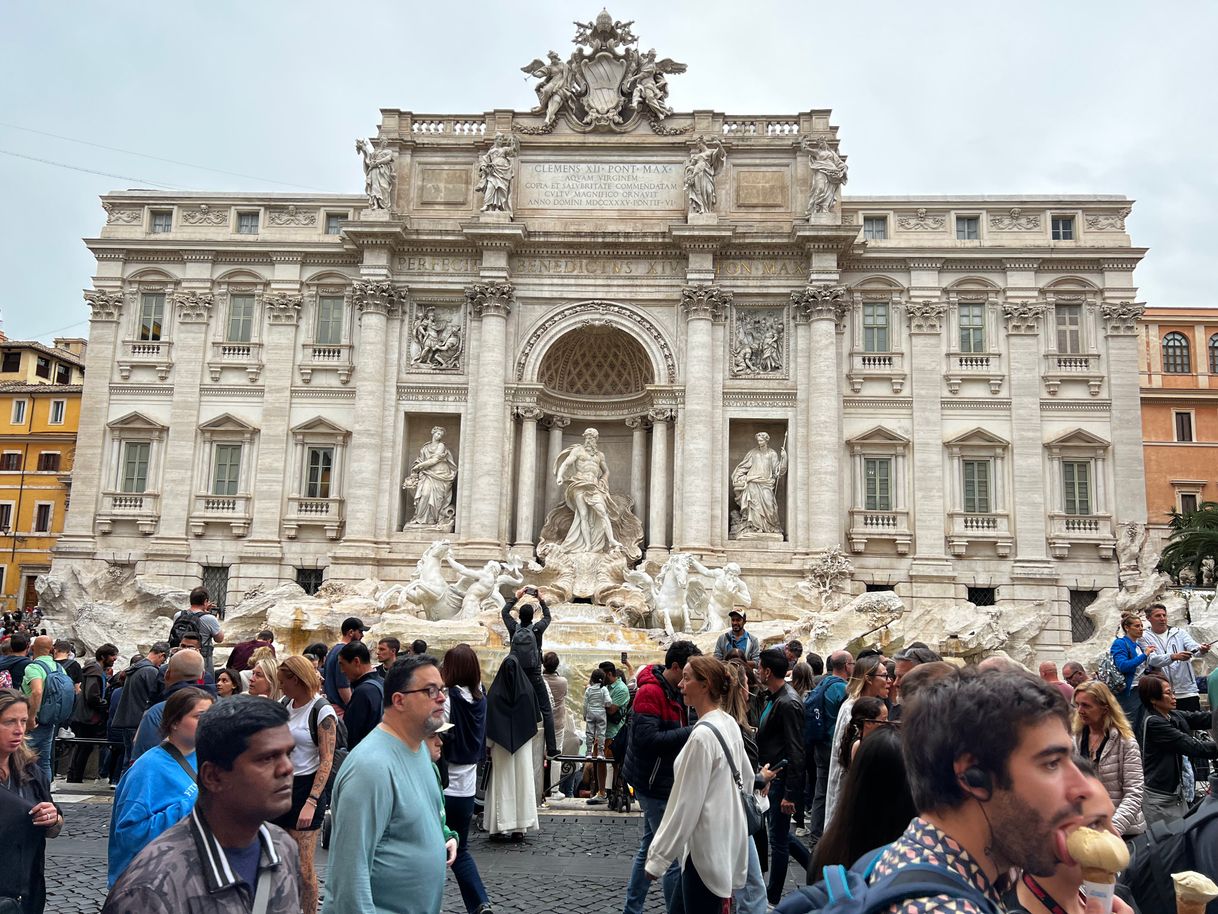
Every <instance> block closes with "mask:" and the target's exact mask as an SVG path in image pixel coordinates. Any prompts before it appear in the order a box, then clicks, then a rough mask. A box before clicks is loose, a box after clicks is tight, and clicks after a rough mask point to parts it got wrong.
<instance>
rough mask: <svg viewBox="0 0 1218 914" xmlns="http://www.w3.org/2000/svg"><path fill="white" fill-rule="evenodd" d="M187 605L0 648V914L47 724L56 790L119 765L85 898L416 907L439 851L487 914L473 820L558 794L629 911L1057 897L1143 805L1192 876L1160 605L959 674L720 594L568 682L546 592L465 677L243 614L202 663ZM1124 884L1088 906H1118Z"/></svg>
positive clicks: (33, 846)
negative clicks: (618, 877) (630, 812)
mask: <svg viewBox="0 0 1218 914" xmlns="http://www.w3.org/2000/svg"><path fill="white" fill-rule="evenodd" d="M190 599H191V605H190V607H189V608H188V609H185V610H183V611H182V612H181V613H179V614H178V615H177V616H176V617H175V618H174V620H173V623H172V628H171V630H170V632H169V636H168V637H167V639H166V641H165V642H157V643H155V644H153V645H152V646H151V647H150V648H149V650H148V651H147V653H146V654H145V655H143V656H142V657H141V656H138V655H137V657H135V658H132V660H131V662H130V663H128V664H127V665H126V666H124V667H123V668H122V669H121V670H120V669H116V667H117V666H118V664H117V657H118V653H119V651H118V648H117V647H115V646H114V645H112V644H104V645H102V646H101V647H99V648H97V650H95V651H94V652H93V656H92V658H91V659H89V660H87V662H85V663H84V665H83V666H81V665H80V664H79V663H77V662H76V660H75V658H74V648H73V646H72V645H71V644H70V643H68V642H60V641H54V640H53V639H51V638H50V637H47V636H42V635H40V636H37V637H35V638H34V639H33V640H32V641H30V640H28V639H26V637H25V636H24V635H23V634H21V633H18V632H14V633H13V634H11V635H9V636H8V637H7V638H6V639H5V641H4V648H5V650H4V655H3V657H2V658H0V675H6V676H7V677H8V678H7V679H6V680H4V684H3V687H0V788H2V789H0V801H3V802H0V833H2V834H4V836H5V839H6V842H5V843H6V846H7V847H8V848H9V849H10V851H11V852H6V853H5V854H3V855H0V857H3V858H4V859H3V862H0V911H8V910H12V911H21V912H41V911H43V910H44V908H45V898H46V888H45V879H44V872H43V870H44V861H43V855H44V849H45V842H46V840H47V839H50V838H54V837H55V836H56V835H57V834H59V831H60V829H61V828H62V827H63V822H64V819H63V809H62V807H60V806H57V805H56V804H55V802H54V800H53V797H52V794H51V786H52V783H53V777H52V773H53V772H52V768H51V764H52V758H53V756H54V754H55V753H54V749H53V747H54V743H55V740H56V735H57V732H59V731H63V730H65V729H67V728H70V731H71V734H72V735H71V737H69V738H68V739H67V740H64V741H65V742H67V743H69V744H71V746H72V750H71V752H70V754H68V755H67V756H66V758H65V760H64V761H65V763H66V764H65V767H66V772H67V778H66V779H67V781H69V782H73V781H80V780H81V779H82V777H83V774H84V773H85V771H86V769H87V768H88V765H89V762H90V756H91V754H92V752H93V751H94V749H97V748H100V749H101V750H102V757H101V758H100V759H99V767H98V771H99V773H100V774H101V776H102V778H104V779H106V780H107V781H113V782H114V783H115V784H116V790H115V795H114V803H113V808H112V814H111V822H110V829H109V847H108V885H109V894H108V897H107V900H106V904H105V907H104V909H103V914H135V912H140V914H144V912H154V914H155V912H166V914H168V912H179V911H201V912H202V911H207V912H210V911H216V912H228V911H242V912H247V911H258V912H263V911H265V912H291V914H298V912H303V914H316V912H317V911H318V910H319V908H320V910H322V911H323V912H328V914H347V912H383V914H406V912H412V914H413V912H432V914H435V912H439V911H440V908H441V899H442V894H443V889H444V884H445V880H446V871H447V870H448V869H451V870H452V872H453V876H454V879H455V881H456V884H457V886H458V888H459V890H460V895H461V900H462V903H463V906H464V907H465V909H466V911H467V912H468V914H488V912H491V911H493V910H494V903H495V902H494V899H493V897H492V896H493V886H492V887H490V888H488V886H487V884H486V883H485V882H484V881H483V879H482V878H481V875H480V873H479V869H478V864H477V861H476V860H475V858H474V855H473V854H472V853H471V851H470V843H469V838H470V834H471V831H472V830H474V829H475V828H477V827H479V826H480V827H481V828H483V829H484V830H485V831H486V832H487V833H488V834H489V837H490V840H492V841H505V842H524V841H533V840H539V837H538V836H540V834H541V828H542V820H541V818H540V816H539V809H544V808H545V807H546V806H547V804H548V803H549V802H552V801H553V800H554V799H555V798H556V797H560V796H562V797H581V798H583V800H584V802H586V803H588V804H590V805H593V806H595V805H597V804H599V803H604V802H609V803H610V804H611V806H612V804H613V802H614V800H615V798H616V799H617V800H618V801H621V800H624V799H625V798H626V797H629V798H631V800H633V801H637V803H638V806H639V808H640V811H641V813H642V816H641V836H640V841H639V846H638V849H637V852H636V854H635V857H634V861H633V865H632V868H631V872H630V876H629V881H628V883H627V885H626V887H625V892H624V897H623V898H622V901H621V904H622V908H623V911H624V912H625V914H639V912H642V911H643V909H644V905H645V903H646V898H647V895H648V891H649V888H650V885H651V883H652V882H653V881H657V882H659V883H660V886H659V888H660V891H661V892H662V894H663V901H664V906H665V909H666V910H667V911H668V912H669V914H676V912H688V914H701V912H713V914H726V912H728V911H729V910H733V909H734V910H735V911H737V912H740V914H753V912H758V914H767V912H770V911H777V912H779V914H796V912H815V911H821V910H838V908H835V907H834V905H835V904H840V902H841V898H842V897H843V892H845V893H848V894H850V895H851V896H853V898H854V899H855V901H866V902H867V903H868V904H878V905H879V906H878V907H876V906H873V907H868V908H866V909H867V910H877V911H890V912H894V914H895V912H901V914H906V912H912V914H921V912H931V911H959V912H966V914H989V912H997V911H1009V912H1030V914H1062V912H1065V914H1084V912H1086V911H1089V910H1090V908H1087V907H1086V906H1085V902H1084V899H1083V898H1082V896H1081V895H1080V887H1081V886H1082V883H1083V878H1082V872H1081V869H1080V867H1079V865H1078V864H1077V863H1076V862H1075V861H1074V860H1073V858H1072V857H1071V856H1070V853H1069V851H1068V850H1067V848H1066V841H1065V837H1066V835H1067V833H1069V832H1071V831H1072V830H1074V829H1076V828H1079V827H1082V826H1089V827H1092V828H1098V829H1101V830H1107V831H1110V832H1112V833H1113V834H1115V835H1117V836H1120V837H1121V838H1123V839H1124V840H1125V842H1126V843H1127V844H1128V846H1129V847H1131V848H1132V849H1133V852H1134V853H1133V860H1132V862H1131V864H1130V867H1129V870H1128V871H1127V873H1130V872H1135V871H1137V870H1138V867H1139V866H1140V865H1143V864H1144V859H1143V858H1145V856H1146V855H1147V854H1148V853H1149V851H1148V850H1147V848H1148V847H1149V846H1151V844H1152V843H1153V841H1154V840H1155V836H1156V834H1161V833H1156V832H1154V831H1153V829H1152V830H1151V831H1149V832H1148V828H1149V827H1150V826H1153V825H1155V824H1156V823H1163V824H1164V825H1170V826H1172V827H1173V828H1174V829H1175V832H1174V833H1177V834H1178V833H1182V832H1184V831H1186V830H1188V829H1191V830H1192V832H1193V833H1192V834H1191V835H1190V841H1191V846H1192V847H1193V848H1194V850H1195V854H1194V857H1195V860H1196V862H1197V867H1196V868H1198V869H1201V870H1203V871H1206V872H1207V875H1210V876H1211V877H1213V876H1215V875H1218V874H1216V873H1215V870H1218V791H1216V792H1215V795H1214V797H1212V798H1210V799H1206V800H1204V802H1201V803H1200V805H1199V806H1197V801H1198V800H1199V798H1200V797H1201V796H1203V795H1204V794H1205V793H1206V792H1207V791H1206V788H1207V787H1208V786H1209V784H1207V777H1208V778H1209V779H1210V781H1209V783H1210V784H1213V785H1214V786H1215V787H1218V766H1215V767H1214V769H1213V771H1214V773H1213V774H1212V776H1211V775H1210V769H1209V768H1208V767H1207V764H1208V760H1209V759H1213V758H1215V757H1218V744H1216V743H1215V742H1214V741H1213V740H1212V739H1211V738H1210V730H1211V729H1212V728H1213V726H1214V720H1213V714H1212V711H1211V710H1210V709H1212V708H1213V707H1214V704H1213V701H1214V697H1215V696H1214V690H1215V686H1218V673H1215V674H1214V675H1213V676H1211V677H1210V679H1209V680H1208V681H1207V680H1204V679H1202V680H1200V681H1198V679H1197V677H1196V676H1195V675H1194V672H1193V667H1192V663H1191V661H1192V659H1193V658H1194V657H1197V656H1199V655H1200V654H1203V653H1205V652H1206V651H1207V650H1208V647H1209V646H1208V645H1201V644H1197V643H1195V642H1193V641H1192V640H1191V639H1190V638H1189V636H1188V634H1187V633H1186V632H1184V631H1183V630H1182V629H1178V628H1174V627H1171V626H1169V625H1168V624H1167V612H1166V609H1165V608H1164V607H1162V606H1155V607H1152V608H1151V609H1150V611H1149V612H1148V613H1147V617H1146V619H1145V620H1143V619H1142V618H1141V617H1139V616H1133V615H1129V616H1126V617H1125V618H1124V619H1123V620H1122V632H1121V633H1120V637H1118V638H1116V639H1115V641H1114V643H1113V645H1112V650H1111V653H1110V656H1109V657H1108V658H1105V659H1104V661H1102V662H1101V663H1100V664H1099V665H1098V667H1097V669H1096V670H1094V671H1090V672H1089V671H1088V670H1086V669H1084V668H1083V666H1082V665H1081V664H1079V663H1077V662H1069V663H1067V664H1065V666H1064V667H1063V668H1062V670H1061V677H1060V678H1059V674H1058V670H1057V667H1056V665H1055V664H1053V663H1049V662H1046V663H1043V664H1041V665H1040V668H1039V671H1038V672H1039V675H1034V674H1032V673H1031V672H1029V671H1028V670H1026V669H1025V668H1023V667H1021V666H1019V665H1018V664H1015V663H1013V662H1012V661H1010V660H1006V659H1005V658H1001V657H995V658H991V659H989V660H985V661H983V662H982V663H980V664H979V665H977V666H975V667H973V666H970V667H961V666H959V665H958V664H954V663H948V662H944V661H943V660H942V658H940V657H939V655H938V654H937V653H936V652H935V651H934V650H932V649H931V648H930V647H929V646H927V645H925V644H923V643H920V642H914V643H912V644H909V645H907V646H906V647H904V648H903V649H902V650H901V651H899V652H897V653H895V654H893V655H892V656H886V655H885V654H884V653H883V652H882V651H881V650H880V649H878V648H876V649H865V650H861V651H857V652H855V653H851V652H850V651H847V650H839V651H835V652H832V653H830V654H829V655H828V656H827V657H825V658H822V657H821V656H819V655H817V654H815V653H810V652H809V653H805V652H804V649H803V645H802V644H800V643H799V642H798V641H790V642H787V643H785V644H779V645H774V646H771V647H765V646H764V645H762V644H761V643H760V641H759V639H758V638H757V637H756V636H754V635H753V634H752V633H751V632H750V631H749V630H748V628H747V617H746V615H745V614H744V612H743V611H735V612H733V613H732V614H731V617H730V628H729V629H728V630H727V631H726V632H724V633H723V634H722V636H720V637H719V638H718V639H717V641H716V642H715V644H714V648H713V651H712V654H711V655H704V654H703V653H702V652H701V650H700V649H699V648H698V646H697V645H695V644H694V643H693V642H692V641H687V640H676V641H673V642H672V643H670V644H669V645H668V647H667V649H666V650H665V654H664V657H663V660H662V662H659V663H653V664H646V665H643V666H641V667H639V668H637V669H635V668H634V667H632V666H631V665H630V664H629V662H628V658H627V656H626V655H625V654H623V655H622V656H621V657H620V658H619V661H618V662H614V661H609V660H606V661H604V662H602V663H600V664H599V666H597V667H596V668H595V669H593V670H592V671H591V672H590V674H589V675H588V676H587V681H586V682H583V681H580V682H578V683H575V682H570V681H569V680H568V678H567V677H566V676H564V675H563V674H562V673H561V672H560V670H562V669H563V668H564V667H563V662H562V658H560V657H559V655H558V654H557V653H555V652H554V651H552V650H551V651H546V650H543V643H544V637H545V632H546V629H547V626H548V625H549V622H550V610H549V607H548V606H547V605H546V602H545V600H544V599H543V598H542V597H541V595H540V594H539V593H538V592H537V591H536V590H535V589H533V588H522V589H521V590H520V591H518V592H517V593H516V594H515V595H514V596H513V597H512V598H511V599H510V600H508V601H507V603H506V605H505V607H504V609H503V612H502V616H503V621H504V623H505V628H506V631H507V634H508V651H507V654H506V656H504V657H502V659H501V660H499V661H498V663H497V666H496V667H494V675H493V677H492V678H491V681H490V683H489V686H488V685H486V684H484V682H483V672H482V671H483V662H484V661H486V660H489V658H487V657H485V656H484V657H479V655H478V653H477V652H476V651H475V649H474V648H473V647H471V646H470V645H468V644H456V645H454V646H452V647H450V648H448V649H447V650H446V651H445V652H444V653H443V655H442V657H440V658H437V657H436V656H433V655H432V654H430V653H428V647H427V645H426V644H425V643H424V642H422V641H415V642H413V643H412V644H410V645H409V646H405V647H404V646H403V645H402V644H401V643H400V642H399V641H398V640H397V639H394V638H388V637H386V638H383V639H380V640H379V641H377V642H376V644H375V646H374V645H373V644H372V643H371V642H366V641H365V640H364V638H365V634H366V632H367V631H368V628H367V626H365V624H364V622H363V621H362V620H361V619H359V618H355V617H351V618H348V619H345V620H344V621H343V622H342V624H341V633H340V634H341V638H340V640H339V641H338V643H336V644H333V645H325V644H314V645H310V646H309V647H308V648H306V649H305V650H304V651H302V652H301V653H300V654H291V655H287V656H280V655H279V654H277V651H276V647H275V635H274V633H273V632H272V631H270V630H264V631H261V632H259V633H258V635H257V636H256V637H255V638H253V639H251V640H249V641H244V642H241V643H239V644H237V645H235V646H233V648H232V650H231V651H230V653H229V656H228V658H227V661H226V664H225V666H224V667H222V668H220V669H218V670H213V667H212V658H213V656H214V655H213V650H214V646H215V645H216V644H217V643H220V642H222V641H223V640H224V632H223V630H222V627H221V624H220V620H219V618H218V614H217V613H216V612H215V610H214V608H213V606H212V605H211V603H210V601H209V599H208V595H207V593H206V592H205V591H203V589H202V588H198V589H196V591H194V592H192V594H191V598H190ZM567 669H568V670H569V669H570V668H569V667H568V668H567ZM581 689H582V692H581V691H580V690H581ZM1203 691H1208V693H1209V694H1208V696H1207V700H1206V702H1205V705H1206V708H1205V709H1203V707H1202V704H1203V703H1202V692H1203ZM625 807H626V804H625V803H623V804H622V807H621V808H625ZM1194 807H1196V808H1195V809H1194ZM1190 823H1194V824H1190ZM323 833H324V835H325V836H326V837H325V838H323V839H321V840H326V839H328V842H329V852H330V855H331V856H330V860H331V865H330V866H329V868H328V873H327V878H326V880H325V886H324V899H325V900H324V904H321V903H319V898H320V896H321V895H322V892H321V889H320V886H319V879H318V874H317V869H316V866H315V862H314V861H315V855H316V853H317V848H318V843H319V837H320V836H321V835H323ZM1159 850H1160V851H1162V848H1161V847H1160V848H1159ZM792 860H794V862H795V865H796V866H797V867H798V869H797V871H796V872H797V874H798V875H797V878H796V880H795V881H796V883H797V884H801V885H802V884H804V883H806V886H803V887H801V888H799V889H797V890H795V891H793V892H791V891H788V885H789V880H788V874H789V872H790V869H791V861H792ZM1207 866H1208V871H1207V870H1206V867H1207ZM1143 868H1145V867H1143ZM1160 868H1161V865H1160ZM1127 882H1128V883H1129V887H1128V888H1123V887H1121V886H1118V895H1119V896H1120V897H1118V898H1117V899H1116V901H1115V902H1114V908H1113V910H1114V911H1117V912H1127V911H1136V910H1138V908H1137V907H1136V905H1137V901H1138V897H1137V891H1135V890H1136V889H1138V883H1137V880H1136V879H1133V880H1127ZM6 905H7V907H6ZM851 910H853V909H851ZM858 910H863V908H862V907H859V908H858ZM1141 910H1142V911H1144V912H1146V914H1155V909H1154V908H1153V907H1147V906H1146V903H1145V902H1143V907H1142V909H1141Z"/></svg>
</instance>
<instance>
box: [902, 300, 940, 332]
mask: <svg viewBox="0 0 1218 914" xmlns="http://www.w3.org/2000/svg"><path fill="white" fill-rule="evenodd" d="M905 313H906V314H908V315H909V332H910V333H939V332H940V331H941V330H942V329H943V315H945V314H947V303H946V302H941V301H908V302H905Z"/></svg>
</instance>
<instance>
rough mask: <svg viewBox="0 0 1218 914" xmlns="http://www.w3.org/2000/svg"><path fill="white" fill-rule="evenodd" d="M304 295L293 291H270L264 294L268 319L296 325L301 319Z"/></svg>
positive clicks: (278, 322)
mask: <svg viewBox="0 0 1218 914" xmlns="http://www.w3.org/2000/svg"><path fill="white" fill-rule="evenodd" d="M302 301H303V299H302V297H301V296H300V295H294V294H292V293H291V292H268V293H267V294H266V295H264V296H262V304H263V306H264V307H265V308H266V316H267V319H268V320H269V321H270V323H272V324H291V325H293V326H294V325H296V324H297V323H299V321H300V306H301V304H302Z"/></svg>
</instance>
